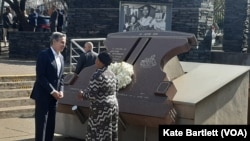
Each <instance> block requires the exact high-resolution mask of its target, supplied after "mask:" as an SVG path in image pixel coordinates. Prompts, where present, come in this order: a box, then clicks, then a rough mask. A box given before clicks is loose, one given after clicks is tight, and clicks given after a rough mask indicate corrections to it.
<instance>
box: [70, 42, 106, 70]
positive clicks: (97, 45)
mask: <svg viewBox="0 0 250 141" xmlns="http://www.w3.org/2000/svg"><path fill="white" fill-rule="evenodd" d="M105 40H106V38H84V39H71V40H70V59H69V64H70V68H69V69H70V70H69V71H70V72H72V71H73V70H74V69H75V67H76V64H77V61H78V58H79V57H80V54H81V53H83V52H84V50H83V45H84V43H85V42H92V43H93V45H94V49H93V50H94V51H95V52H97V53H100V52H101V51H102V50H105V49H106V47H105V46H104V41H105ZM81 42H82V43H83V44H82V45H80V44H79V43H81Z"/></svg>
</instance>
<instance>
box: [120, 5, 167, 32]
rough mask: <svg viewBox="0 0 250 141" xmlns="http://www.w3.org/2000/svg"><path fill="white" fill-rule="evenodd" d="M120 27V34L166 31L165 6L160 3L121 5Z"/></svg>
mask: <svg viewBox="0 0 250 141" xmlns="http://www.w3.org/2000/svg"><path fill="white" fill-rule="evenodd" d="M121 8H122V9H121V11H123V12H121V13H120V16H121V18H120V26H119V30H120V31H122V32H128V31H141V30H157V31H165V30H167V28H168V26H167V19H166V15H168V14H167V5H162V4H160V3H156V4H148V3H146V4H145V3H126V2H124V3H121Z"/></svg>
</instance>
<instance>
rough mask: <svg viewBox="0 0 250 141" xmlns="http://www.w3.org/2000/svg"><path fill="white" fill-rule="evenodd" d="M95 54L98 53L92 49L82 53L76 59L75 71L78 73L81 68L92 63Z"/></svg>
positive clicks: (95, 56) (93, 62)
mask: <svg viewBox="0 0 250 141" xmlns="http://www.w3.org/2000/svg"><path fill="white" fill-rule="evenodd" d="M97 55H98V54H97V53H96V52H94V51H89V52H86V53H85V52H84V53H82V54H81V55H80V57H79V59H78V61H77V65H76V69H75V73H76V74H79V73H80V72H81V71H82V69H84V68H86V67H89V66H92V65H94V64H95V60H96V58H97Z"/></svg>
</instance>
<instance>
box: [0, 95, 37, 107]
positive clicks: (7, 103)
mask: <svg viewBox="0 0 250 141" xmlns="http://www.w3.org/2000/svg"><path fill="white" fill-rule="evenodd" d="M34 104H35V101H34V100H33V99H30V98H29V97H17V98H1V99H0V108H4V107H17V106H27V105H34Z"/></svg>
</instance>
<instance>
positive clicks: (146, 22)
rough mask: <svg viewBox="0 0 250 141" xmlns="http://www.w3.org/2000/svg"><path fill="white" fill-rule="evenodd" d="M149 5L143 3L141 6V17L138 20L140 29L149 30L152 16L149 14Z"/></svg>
mask: <svg viewBox="0 0 250 141" xmlns="http://www.w3.org/2000/svg"><path fill="white" fill-rule="evenodd" d="M150 10H151V7H150V5H144V6H143V8H142V17H141V18H140V19H139V20H138V22H139V24H140V30H150V29H152V28H151V27H150V24H151V22H152V20H153V17H151V16H150Z"/></svg>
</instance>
